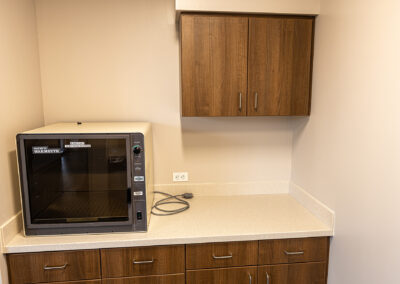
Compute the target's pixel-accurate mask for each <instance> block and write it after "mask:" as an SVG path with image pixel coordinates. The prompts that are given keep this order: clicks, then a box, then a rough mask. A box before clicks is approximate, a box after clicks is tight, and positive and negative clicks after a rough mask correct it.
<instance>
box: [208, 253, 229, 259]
mask: <svg viewBox="0 0 400 284" xmlns="http://www.w3.org/2000/svg"><path fill="white" fill-rule="evenodd" d="M212 257H213V258H214V259H228V258H232V257H233V255H232V253H229V255H223V256H215V254H213V256H212Z"/></svg>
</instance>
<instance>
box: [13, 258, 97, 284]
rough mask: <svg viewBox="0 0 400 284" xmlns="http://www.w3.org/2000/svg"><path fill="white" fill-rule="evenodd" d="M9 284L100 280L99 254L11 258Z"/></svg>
mask: <svg viewBox="0 0 400 284" xmlns="http://www.w3.org/2000/svg"><path fill="white" fill-rule="evenodd" d="M8 266H9V271H10V279H11V283H12V284H20V283H39V282H60V281H71V280H84V279H97V278H100V277H101V276H100V255H99V250H84V251H63V252H43V253H26V254H11V255H9V256H8Z"/></svg>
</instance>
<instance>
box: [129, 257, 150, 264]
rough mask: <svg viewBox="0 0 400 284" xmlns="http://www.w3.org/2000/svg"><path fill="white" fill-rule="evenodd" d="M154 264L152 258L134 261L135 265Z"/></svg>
mask: <svg viewBox="0 0 400 284" xmlns="http://www.w3.org/2000/svg"><path fill="white" fill-rule="evenodd" d="M153 262H154V258H152V259H151V260H133V264H149V263H153Z"/></svg>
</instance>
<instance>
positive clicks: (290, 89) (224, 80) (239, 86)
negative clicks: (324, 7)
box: [181, 14, 314, 116]
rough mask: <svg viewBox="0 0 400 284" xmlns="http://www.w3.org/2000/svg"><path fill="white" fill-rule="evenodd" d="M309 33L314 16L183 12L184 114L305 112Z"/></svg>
mask: <svg viewBox="0 0 400 284" xmlns="http://www.w3.org/2000/svg"><path fill="white" fill-rule="evenodd" d="M313 34H314V17H298V16H246V15H222V14H182V15H181V64H182V65H181V81H182V115H183V116H246V115H247V116H267V115H277V116H278V115H286V116H287V115H309V114H310V96H311V74H312V54H313Z"/></svg>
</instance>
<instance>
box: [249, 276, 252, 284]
mask: <svg viewBox="0 0 400 284" xmlns="http://www.w3.org/2000/svg"><path fill="white" fill-rule="evenodd" d="M252 282H253V277H252V276H251V274H250V273H249V284H251V283H252Z"/></svg>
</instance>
